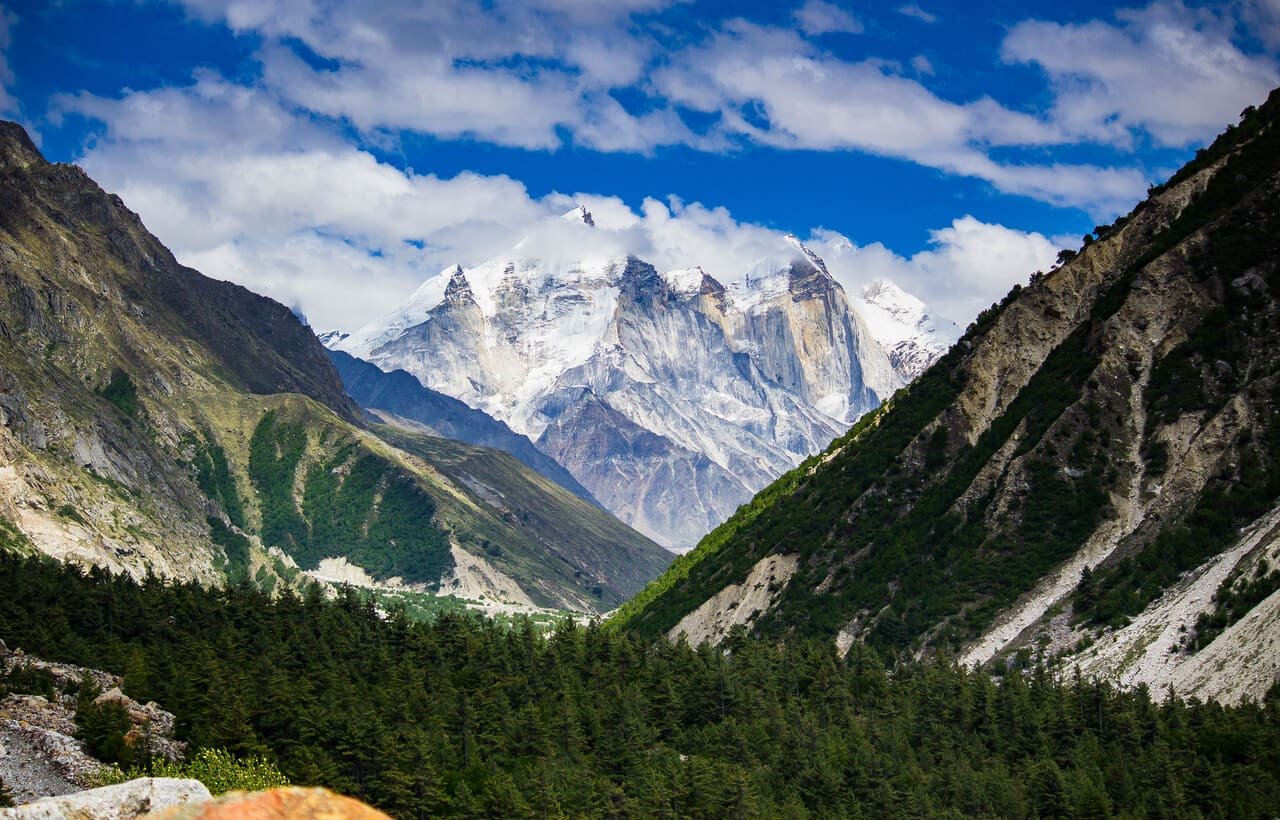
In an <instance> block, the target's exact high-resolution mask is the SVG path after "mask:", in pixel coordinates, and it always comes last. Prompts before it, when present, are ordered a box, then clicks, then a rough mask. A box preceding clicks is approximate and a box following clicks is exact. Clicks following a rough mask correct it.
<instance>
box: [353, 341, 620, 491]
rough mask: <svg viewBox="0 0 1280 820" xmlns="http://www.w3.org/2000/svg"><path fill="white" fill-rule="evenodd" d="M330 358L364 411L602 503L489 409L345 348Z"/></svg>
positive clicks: (553, 460)
mask: <svg viewBox="0 0 1280 820" xmlns="http://www.w3.org/2000/svg"><path fill="white" fill-rule="evenodd" d="M329 358H330V359H331V360H332V361H333V365H334V367H335V368H337V370H338V375H339V376H341V377H342V384H343V386H344V387H345V388H346V390H347V394H348V395H350V396H351V398H353V399H355V400H356V402H358V403H359V405H360V406H361V407H363V408H365V409H367V410H376V411H381V412H384V413H390V414H392V415H394V416H397V417H398V418H399V419H401V420H402V421H405V422H409V423H411V424H413V425H414V426H416V427H418V428H419V429H420V430H421V431H422V432H424V433H428V434H430V435H433V436H437V437H439V438H447V439H451V440H453V441H460V442H463V443H465V444H474V445H477V446H480V447H492V448H494V449H497V450H502V451H503V452H506V453H510V454H511V455H513V456H515V457H516V458H517V459H519V460H520V461H521V462H522V463H523V464H524V465H525V466H526V467H528V468H529V469H531V470H533V471H534V472H535V473H538V474H539V475H541V476H544V477H545V478H549V479H551V480H552V481H554V482H555V483H557V484H559V485H560V486H561V487H564V488H565V489H566V490H568V491H569V492H571V493H573V494H574V495H576V496H578V497H579V498H581V499H583V500H584V501H589V502H591V503H592V504H597V505H598V504H599V502H597V501H596V500H595V499H594V498H593V497H592V496H591V493H589V492H588V491H587V489H586V488H585V487H583V486H582V485H581V484H579V483H578V481H577V480H576V479H575V478H574V477H573V476H572V475H571V474H570V473H569V471H568V470H566V469H565V468H564V467H561V466H560V465H559V464H558V463H557V462H556V461H555V459H553V458H551V456H548V455H547V454H546V453H544V452H542V451H541V450H539V449H538V448H537V447H535V446H534V444H533V442H532V441H529V439H528V438H527V437H526V436H522V435H520V434H519V433H516V432H514V431H512V429H511V428H510V427H508V426H507V425H505V424H503V423H502V422H500V421H498V420H497V419H495V418H493V417H492V416H490V415H489V414H488V413H485V412H484V411H483V410H476V409H475V408H473V407H468V406H467V405H466V404H463V403H462V402H460V401H458V400H457V399H455V398H453V397H452V396H446V395H445V394H443V393H438V392H436V391H435V390H432V389H431V388H429V387H423V386H422V382H420V381H418V380H417V379H415V378H414V377H413V376H410V375H409V374H408V373H406V372H404V371H403V370H394V371H392V372H390V373H388V372H386V371H384V370H382V369H381V368H379V367H378V366H377V365H373V364H370V363H369V362H366V361H363V360H361V359H357V358H356V357H355V356H352V355H351V354H349V353H344V352H343V351H341V350H330V351H329Z"/></svg>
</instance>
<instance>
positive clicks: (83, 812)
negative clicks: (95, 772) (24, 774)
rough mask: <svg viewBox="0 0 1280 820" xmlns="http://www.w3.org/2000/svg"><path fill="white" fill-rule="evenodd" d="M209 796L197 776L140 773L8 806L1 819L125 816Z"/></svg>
mask: <svg viewBox="0 0 1280 820" xmlns="http://www.w3.org/2000/svg"><path fill="white" fill-rule="evenodd" d="M210 799H212V795H210V794H209V789H208V788H206V787H205V785H204V784H203V783H201V782H200V781H199V780H179V779H177V778H172V777H140V778H138V779H136V780H130V781H128V782H127V783H119V784H117V785H114V786H103V787H101V788H98V789H89V790H87V791H82V792H74V793H72V794H64V795H59V796H57V797H46V798H43V799H41V800H37V801H35V802H34V803H27V804H25V805H22V806H16V807H14V808H9V809H0V818H2V820H68V818H75V820H125V819H126V818H133V817H141V816H143V815H145V814H149V813H151V812H153V811H159V810H160V809H167V808H169V807H170V806H180V805H182V804H184V803H199V802H203V801H205V800H210Z"/></svg>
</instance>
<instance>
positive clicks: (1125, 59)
mask: <svg viewBox="0 0 1280 820" xmlns="http://www.w3.org/2000/svg"><path fill="white" fill-rule="evenodd" d="M676 1H677V0H627V1H626V2H618V3H596V2H586V0H527V1H525V0H486V2H481V0H439V2H432V3H420V2H415V0H355V2H338V0H254V1H253V2H249V0H179V2H182V3H183V5H184V6H185V7H186V8H187V9H188V11H189V12H190V13H191V14H192V15H194V16H196V17H199V18H201V19H204V20H208V21H221V22H224V23H225V24H227V25H228V26H230V27H231V28H233V29H234V30H236V31H245V32H253V33H255V34H257V35H259V36H261V37H262V38H263V42H264V44H263V46H262V48H261V50H260V53H259V55H258V56H259V59H260V61H261V64H262V83H263V84H264V85H265V86H266V87H267V88H269V89H271V91H272V92H273V93H274V94H276V95H278V96H279V98H280V99H281V100H283V101H285V102H286V103H288V104H289V105H290V106H294V107H301V108H303V109H305V110H306V111H308V112H311V113H313V114H319V115H321V116H323V117H326V118H331V119H333V120H337V121H343V122H349V123H352V124H354V125H355V126H356V127H357V128H358V129H360V130H361V131H362V132H363V133H364V134H365V136H366V138H372V139H376V138H379V135H380V134H382V133H383V132H388V133H391V134H394V133H396V132H398V131H405V130H407V131H413V132H419V133H426V134H430V135H433V136H436V137H439V138H442V139H451V140H452V139H475V140H480V141H485V142H490V143H495V144H499V145H506V146H515V147H520V148H525V149H531V150H555V149H557V148H559V147H561V146H562V145H564V144H565V143H566V142H571V143H573V144H574V145H576V146H579V147H586V148H590V149H594V150H599V151H611V152H612V151H625V152H638V153H650V152H653V151H655V150H657V149H659V148H662V147H664V146H673V145H683V146H692V147H694V148H697V149H700V150H710V151H722V150H733V149H734V148H735V147H738V146H741V145H744V144H760V145H766V146H771V147H774V148H779V149H783V150H817V151H862V152H868V153H873V154H880V155H884V156H890V157H895V158H900V159H904V160H907V161H911V162H915V163H919V164H921V165H925V166H927V167H930V168H935V169H937V170H939V171H942V172H944V173H947V174H957V175H964V176H969V177H974V178H977V179H981V180H984V181H986V182H987V183H989V184H990V185H992V186H993V187H994V188H996V189H997V190H999V191H1002V192H1005V193H1012V194H1017V195H1023V196H1028V197H1032V198H1035V199H1039V200H1042V201H1046V202H1049V203H1052V204H1055V205H1066V206H1073V207H1079V208H1083V209H1085V210H1088V211H1090V212H1091V213H1093V214H1094V215H1095V216H1097V217H1099V218H1103V217H1105V216H1107V215H1110V214H1111V213H1112V212H1114V211H1115V210H1117V209H1119V208H1121V207H1123V206H1124V205H1126V204H1128V203H1130V202H1132V201H1133V200H1134V199H1135V198H1137V197H1138V196H1140V195H1141V193H1142V191H1143V190H1144V189H1145V187H1146V184H1147V183H1148V182H1149V181H1150V180H1148V179H1147V178H1146V177H1145V175H1144V174H1143V173H1142V172H1141V171H1139V170H1137V169H1135V168H1133V167H1129V168H1123V169H1122V168H1116V167H1106V166H1105V165H1091V164H1076V163H1070V162H1061V161H1053V160H1052V159H1050V160H1048V161H1046V160H1044V159H1043V157H1044V156H1045V155H1046V153H1048V150H1049V149H1052V148H1054V147H1056V146H1062V145H1066V144H1072V145H1074V144H1080V143H1104V144H1107V145H1110V146H1116V147H1121V148H1124V147H1125V146H1126V145H1127V144H1128V141H1130V140H1132V139H1133V138H1134V135H1135V134H1136V133H1138V132H1140V131H1143V130H1144V129H1146V130H1148V131H1149V132H1150V133H1151V134H1152V135H1153V136H1154V138H1155V139H1156V140H1157V141H1158V142H1160V143H1162V144H1168V145H1173V144H1177V145H1182V144H1184V143H1185V142H1186V141H1187V140H1189V139H1201V138H1206V137H1209V136H1212V134H1213V133H1214V132H1215V131H1216V130H1218V129H1220V128H1221V127H1222V126H1223V125H1224V124H1225V123H1227V122H1229V121H1231V119H1232V118H1233V117H1234V116H1235V114H1237V113H1238V112H1239V110H1240V109H1241V108H1243V107H1244V105H1245V104H1248V103H1249V102H1256V101H1257V100H1258V99H1260V98H1261V94H1263V93H1265V90H1266V89H1267V88H1269V87H1270V86H1271V85H1274V84H1275V83H1276V82H1277V79H1276V72H1275V70H1274V68H1272V66H1271V63H1270V62H1268V60H1267V59H1265V58H1263V57H1259V56H1256V55H1255V56H1247V55H1245V54H1244V53H1243V52H1241V51H1240V50H1239V48H1238V47H1237V46H1235V45H1233V43H1232V39H1231V38H1232V36H1233V33H1232V31H1233V29H1232V27H1233V22H1232V21H1233V20H1234V19H1235V18H1232V19H1228V18H1227V17H1226V16H1225V12H1224V13H1222V14H1216V15H1215V13H1212V12H1209V11H1204V10H1196V11H1190V10H1188V9H1186V8H1184V7H1183V6H1182V5H1180V4H1178V3H1176V2H1175V3H1172V4H1170V3H1167V2H1162V3H1157V4H1155V5H1152V6H1150V7H1148V8H1147V9H1145V10H1142V11H1130V12H1121V13H1120V14H1119V15H1118V16H1117V18H1116V22H1115V23H1108V22H1102V21H1094V22H1091V23H1085V24H1059V23H1054V22H1045V21H1026V22H1023V23H1020V24H1018V25H1016V26H1014V27H1013V28H1012V29H1011V30H1010V32H1009V34H1008V36H1007V37H1006V38H1005V40H1004V44H1003V50H1002V56H1003V59H1004V60H1005V61H1006V62H1008V63H1033V64H1036V65H1039V66H1040V67H1042V68H1043V69H1044V71H1045V72H1046V76H1047V79H1048V80H1049V82H1050V84H1051V87H1052V91H1053V93H1054V99H1055V100H1056V102H1055V104H1054V105H1053V107H1052V110H1050V111H1048V112H1035V111H1028V110H1023V109H1019V108H1012V107H1009V106H1007V105H1004V104H1002V103H1000V102H998V101H997V100H995V99H992V98H990V97H979V98H976V99H967V100H954V99H948V98H945V97H943V96H940V95H939V94H937V93H935V92H934V91H933V90H931V89H930V88H929V86H928V85H927V84H926V81H928V80H929V78H931V77H932V75H933V67H932V65H931V63H930V62H929V61H928V58H926V57H924V56H922V55H921V56H917V57H916V58H915V59H912V60H909V61H908V64H907V66H905V67H903V66H902V65H900V64H899V63H898V62H896V61H893V60H884V59H877V58H875V57H862V58H860V59H846V58H844V57H841V56H839V55H836V54H833V53H830V52H827V51H823V50H821V49H820V48H819V46H818V45H817V44H816V43H817V41H819V40H820V38H821V36H822V35H825V34H830V33H832V32H857V31H860V30H861V22H860V21H859V20H858V19H857V18H856V17H854V16H853V15H852V14H851V13H850V12H849V11H848V10H847V8H845V7H844V6H843V5H840V4H837V3H834V2H830V0H804V2H803V3H801V4H800V5H799V6H798V7H796V8H795V9H794V11H793V13H792V25H791V27H782V26H764V25H759V24H755V23H751V22H748V21H746V20H741V19H735V20H728V21H723V22H719V23H715V24H713V25H710V26H707V27H699V28H696V29H689V30H685V31H679V32H676V31H673V30H671V29H667V28H664V26H663V23H662V21H661V19H660V17H655V16H654V15H655V14H657V13H660V12H662V11H663V10H664V9H666V8H667V7H668V6H670V5H673V4H674V3H675V2H676ZM1274 3H1275V0H1239V3H1238V4H1237V5H1236V6H1233V7H1232V8H1233V9H1235V11H1234V12H1233V13H1234V14H1235V15H1236V17H1237V18H1239V20H1240V21H1243V22H1244V23H1248V22H1249V21H1252V22H1253V24H1256V25H1257V27H1258V32H1259V35H1258V36H1260V37H1264V38H1265V37H1267V36H1268V35H1267V32H1269V31H1271V28H1270V27H1269V24H1268V23H1267V21H1273V20H1274V19H1278V18H1277V15H1274V14H1271V11H1272V6H1273V5H1274ZM897 11H898V12H900V13H901V14H904V15H907V16H910V17H913V18H916V19H919V20H923V21H926V22H934V21H936V19H937V18H936V17H935V16H934V15H933V14H931V13H930V12H928V11H927V10H925V9H923V8H921V7H920V6H919V5H917V4H914V3H912V4H908V5H904V6H901V7H900V8H898V9H897ZM1157 67H1158V68H1157ZM1169 68H1171V70H1166V69H1169ZM619 91H623V92H625V93H624V94H618V93H617V92H619ZM620 98H625V99H627V100H629V101H630V104H628V105H624V104H623V103H622V102H620ZM686 111H694V112H698V113H699V114H700V115H703V116H699V117H696V118H693V120H694V121H696V122H697V126H696V127H694V126H691V125H690V120H689V119H688V118H686V117H685V116H682V113H681V112H686ZM708 123H710V124H709V125H708ZM1000 148H1018V149H1035V150H1034V151H1033V152H1026V151H1025V150H1024V153H1022V154H1021V156H1022V157H1024V159H1023V160H1022V161H1021V162H1011V161H1009V160H1007V159H1002V158H1000V159H998V158H997V157H998V155H997V154H996V153H995V151H996V150H997V149H1000Z"/></svg>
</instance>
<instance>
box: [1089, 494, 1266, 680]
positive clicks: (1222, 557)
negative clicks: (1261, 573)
mask: <svg viewBox="0 0 1280 820" xmlns="http://www.w3.org/2000/svg"><path fill="white" fill-rule="evenodd" d="M1255 551H1261V552H1263V553H1264V554H1267V555H1271V556H1273V557H1274V556H1275V555H1276V554H1277V553H1280V508H1276V509H1275V510H1273V511H1272V512H1271V513H1270V514H1268V515H1267V516H1265V517H1264V518H1262V519H1261V520H1259V521H1258V522H1257V523H1255V524H1254V525H1253V526H1252V527H1250V529H1249V530H1248V531H1247V532H1246V533H1245V534H1244V536H1243V537H1242V538H1241V539H1240V541H1239V542H1237V543H1236V545H1235V546H1234V547H1232V548H1231V549H1230V550H1227V551H1226V552H1223V553H1221V554H1219V555H1216V556H1214V557H1213V558H1212V559H1211V560H1209V561H1207V562H1206V563H1205V564H1204V565H1203V566H1201V567H1199V568H1198V569H1196V570H1195V571H1193V572H1191V573H1188V574H1187V576H1185V577H1184V578H1183V579H1182V580H1181V581H1180V582H1179V583H1178V585H1177V586H1175V587H1174V588H1173V589H1170V590H1169V591H1168V592H1166V593H1165V594H1164V595H1163V596H1162V597H1161V598H1160V600H1158V601H1157V602H1156V603H1155V604H1153V605H1152V606H1150V607H1148V608H1147V609H1146V610H1144V611H1143V612H1142V613H1141V614H1140V615H1138V616H1137V617H1136V618H1134V619H1133V621H1132V622H1131V623H1129V624H1128V625H1127V626H1125V627H1124V628H1122V629H1118V630H1116V631H1114V632H1110V633H1107V634H1105V635H1103V636H1102V637H1100V638H1099V639H1098V640H1097V642H1096V643H1094V644H1093V645H1092V646H1090V647H1089V648H1088V649H1087V650H1085V651H1084V652H1083V653H1081V654H1080V655H1079V656H1077V657H1076V658H1075V659H1074V660H1073V661H1072V667H1073V668H1079V669H1080V671H1081V672H1082V673H1083V674H1084V675H1086V676H1091V675H1092V676H1097V677H1103V678H1107V679H1110V680H1114V681H1116V682H1118V683H1120V684H1122V685H1124V686H1136V685H1138V684H1146V685H1147V686H1149V687H1150V688H1151V689H1152V691H1153V693H1154V694H1155V695H1157V696H1163V695H1164V694H1167V692H1168V690H1169V687H1170V686H1172V687H1173V690H1174V691H1175V692H1177V693H1178V694H1179V695H1182V696H1191V695H1194V696H1197V697H1202V698H1208V697H1212V698H1216V699H1218V700H1221V701H1223V702H1225V703H1236V702H1239V701H1240V700H1242V699H1244V698H1253V699H1261V697H1262V696H1263V695H1264V694H1265V693H1266V691H1267V689H1269V688H1270V687H1271V685H1272V684H1274V683H1275V682H1276V681H1277V680H1280V592H1277V593H1274V594H1272V595H1271V596H1270V597H1269V598H1267V599H1266V600H1265V601H1263V602H1262V603H1261V604H1259V605H1258V606H1256V607H1254V609H1253V610H1252V611H1250V612H1249V614H1248V616H1247V617H1246V618H1244V619H1242V620H1241V621H1239V622H1237V623H1236V624H1233V625H1232V626H1231V627H1230V628H1229V629H1227V630H1226V631H1224V632H1223V633H1222V634H1221V635H1219V636H1218V637H1217V638H1216V639H1215V640H1214V641H1213V643H1211V644H1209V646H1207V647H1205V648H1204V649H1201V650H1200V651H1199V652H1196V653H1194V654H1187V653H1185V652H1182V651H1180V645H1181V643H1182V639H1183V638H1184V637H1185V636H1186V635H1187V634H1188V633H1189V632H1190V631H1191V630H1192V627H1193V626H1194V625H1195V622H1196V618H1197V617H1199V615H1200V613H1201V612H1206V611H1209V610H1212V609H1213V594H1214V593H1215V592H1217V590H1218V588H1219V587H1220V586H1221V585H1222V582H1223V581H1224V580H1226V578H1227V577H1228V576H1229V575H1230V574H1231V572H1232V571H1233V570H1235V569H1236V567H1237V566H1239V565H1240V564H1241V562H1242V561H1243V559H1245V558H1246V557H1247V556H1249V555H1250V554H1252V553H1254V552H1255Z"/></svg>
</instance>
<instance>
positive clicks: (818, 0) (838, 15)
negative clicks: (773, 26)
mask: <svg viewBox="0 0 1280 820" xmlns="http://www.w3.org/2000/svg"><path fill="white" fill-rule="evenodd" d="M795 20H796V24H797V25H798V26H800V30H801V31H803V32H804V33H805V34H808V35H811V36H816V35H819V34H833V33H837V32H844V33H848V34H858V33H860V32H861V31H862V23H860V22H859V21H858V18H856V17H854V16H853V15H852V14H850V13H849V12H848V11H845V10H844V9H842V8H840V7H839V6H837V5H834V4H833V3H827V2H825V0H805V4H804V5H803V6H801V7H800V8H798V9H796V11H795Z"/></svg>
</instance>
